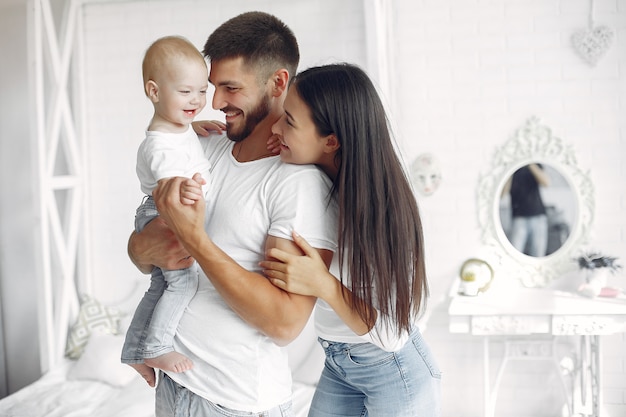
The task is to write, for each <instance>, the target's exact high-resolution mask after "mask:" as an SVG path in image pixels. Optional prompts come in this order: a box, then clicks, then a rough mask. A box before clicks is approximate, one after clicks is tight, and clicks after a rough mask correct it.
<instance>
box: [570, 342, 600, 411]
mask: <svg viewBox="0 0 626 417" xmlns="http://www.w3.org/2000/svg"><path fill="white" fill-rule="evenodd" d="M579 357H580V359H579V364H578V372H579V376H578V384H579V388H578V391H579V392H578V396H577V398H576V404H577V405H578V406H577V407H576V408H577V410H576V411H577V415H580V416H585V417H602V416H603V413H602V355H601V345H600V336H599V335H582V336H580V351H579Z"/></svg>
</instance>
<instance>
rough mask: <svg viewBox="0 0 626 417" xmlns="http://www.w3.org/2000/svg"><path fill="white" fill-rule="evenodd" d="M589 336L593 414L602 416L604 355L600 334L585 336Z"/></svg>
mask: <svg viewBox="0 0 626 417" xmlns="http://www.w3.org/2000/svg"><path fill="white" fill-rule="evenodd" d="M585 337H587V338H589V347H590V352H589V353H590V354H591V358H590V359H591V361H590V372H589V374H590V381H589V382H590V383H591V400H592V410H593V415H594V416H596V417H602V415H601V414H602V375H601V373H602V355H601V352H600V347H601V346H600V336H598V335H592V336H585Z"/></svg>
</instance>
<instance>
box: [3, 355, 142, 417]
mask: <svg viewBox="0 0 626 417" xmlns="http://www.w3.org/2000/svg"><path fill="white" fill-rule="evenodd" d="M74 365H75V363H74V361H70V360H69V359H68V360H65V361H64V362H63V363H61V365H59V366H58V367H56V368H55V369H54V370H52V371H50V372H48V373H47V374H46V375H44V376H43V377H41V378H40V379H38V380H37V381H35V382H34V383H32V384H30V385H28V386H26V387H24V388H22V389H21V390H19V391H18V392H16V393H14V394H13V395H10V396H8V397H6V398H4V399H2V400H0V416H2V417H113V416H116V417H154V390H153V389H152V388H150V387H149V386H148V385H147V384H146V383H145V382H144V381H143V379H142V378H141V377H140V376H139V375H137V377H136V378H133V379H132V381H131V382H130V383H129V384H128V385H126V386H123V387H114V386H112V385H109V384H107V383H104V382H99V381H96V380H68V379H67V374H68V371H69V370H70V369H71V367H72V366H74Z"/></svg>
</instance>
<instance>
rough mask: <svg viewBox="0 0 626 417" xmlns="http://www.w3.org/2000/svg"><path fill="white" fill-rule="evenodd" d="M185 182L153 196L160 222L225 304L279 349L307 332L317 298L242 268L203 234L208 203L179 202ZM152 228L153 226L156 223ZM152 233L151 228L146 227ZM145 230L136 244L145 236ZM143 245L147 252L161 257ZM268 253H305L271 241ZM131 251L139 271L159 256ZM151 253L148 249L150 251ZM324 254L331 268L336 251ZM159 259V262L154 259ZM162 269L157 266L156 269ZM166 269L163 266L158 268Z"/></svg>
mask: <svg viewBox="0 0 626 417" xmlns="http://www.w3.org/2000/svg"><path fill="white" fill-rule="evenodd" d="M184 181H185V179H184V178H171V179H168V180H166V181H164V182H163V184H161V185H160V186H159V188H158V189H157V191H156V192H155V193H154V199H155V202H156V204H157V208H158V210H159V213H160V214H161V219H162V220H164V221H165V222H166V223H167V225H169V227H170V229H171V232H172V233H173V234H174V235H175V236H176V237H177V238H178V240H179V241H180V243H181V244H182V245H183V246H184V248H186V249H187V251H188V253H189V255H191V256H192V257H193V258H194V259H195V260H196V261H197V262H198V264H199V266H200V267H201V268H202V270H203V271H204V273H205V274H206V275H207V277H208V278H209V279H210V280H211V282H212V284H213V285H214V287H215V288H216V289H217V291H218V292H219V293H220V295H221V296H222V298H223V299H224V300H225V302H226V303H227V304H228V305H229V306H230V307H231V308H232V309H233V311H235V312H236V313H237V314H238V315H239V316H240V317H241V318H242V319H243V320H244V321H246V322H247V323H248V324H249V325H251V326H252V327H254V328H256V329H257V330H259V331H260V332H261V333H263V334H265V335H266V336H268V337H269V338H271V339H273V340H274V341H275V343H277V344H279V345H285V344H288V343H289V342H291V341H292V340H293V339H295V337H296V336H297V335H298V334H299V333H300V332H301V330H302V329H303V328H304V326H305V324H306V322H307V320H308V318H309V316H310V314H311V311H312V309H313V306H314V304H315V298H313V297H307V296H301V295H296V294H290V293H288V292H286V291H284V290H282V289H280V288H278V287H276V286H274V285H273V284H272V283H271V282H269V281H268V280H267V279H266V278H265V277H264V276H263V275H262V274H260V273H255V272H250V271H248V270H246V269H244V268H243V267H241V266H240V265H239V264H238V263H237V262H235V261H234V260H233V259H232V258H231V257H230V256H228V255H227V254H226V253H225V252H224V251H222V250H221V249H220V248H219V247H218V246H217V245H215V243H214V242H213V241H212V240H211V239H210V238H209V236H208V235H207V234H206V231H205V229H204V214H205V202H204V200H200V201H198V202H196V204H193V205H184V204H181V202H180V187H181V183H183V182H184ZM151 223H152V222H151ZM146 229H147V227H146ZM146 229H144V230H143V231H142V232H141V233H139V234H137V235H136V236H135V239H134V240H136V238H137V237H139V236H141V235H143V234H144V233H145V232H146ZM153 244H156V242H154V241H153V242H148V241H144V242H143V243H142V244H141V246H142V247H143V249H144V250H152V251H153V252H155V253H156V252H157V251H156V250H155V249H154V248H155V247H153V246H152V245H153ZM265 246H266V249H269V248H272V247H277V248H280V249H282V250H284V251H289V252H291V253H297V254H301V253H302V251H301V250H300V249H299V248H298V247H297V245H296V244H295V243H293V242H292V241H291V240H288V239H281V238H276V237H272V236H268V238H267V240H266V244H265ZM137 247H139V245H136V246H133V247H132V248H131V249H129V252H131V253H132V255H131V259H134V260H135V263H136V264H138V266H145V264H150V263H154V258H158V255H154V254H153V255H150V256H146V255H144V254H142V253H138V252H136V251H135V249H136V248H137ZM148 248H149V249H148ZM320 255H321V256H322V258H323V259H324V261H325V262H326V263H327V265H330V261H331V259H332V252H331V251H328V250H321V251H320ZM153 256H154V257H153ZM157 265H158V264H157ZM158 266H162V265H158Z"/></svg>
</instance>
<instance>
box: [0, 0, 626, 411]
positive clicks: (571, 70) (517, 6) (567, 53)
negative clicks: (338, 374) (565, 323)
mask: <svg viewBox="0 0 626 417" xmlns="http://www.w3.org/2000/svg"><path fill="white" fill-rule="evenodd" d="M215 3H218V4H215ZM363 3H364V2H363V1H361V0H350V1H342V2H335V1H334V0H317V1H313V0H311V1H305V0H300V1H287V0H285V1H277V0H274V1H270V0H266V1H258V0H257V1H254V0H240V1H231V2H207V1H200V0H196V1H192V0H183V1H176V2H168V1H141V2H139V1H137V2H125V1H117V2H92V3H90V4H88V5H86V6H84V8H83V19H84V21H83V28H84V32H85V38H84V45H85V56H84V65H85V77H86V78H85V80H84V81H85V84H84V85H85V88H86V92H87V97H86V103H85V109H84V114H85V118H86V119H85V123H86V131H87V136H88V142H89V149H88V152H89V157H90V161H91V164H90V171H89V176H90V184H91V190H90V193H89V201H90V206H91V210H90V213H89V215H90V217H91V218H92V219H93V220H94V221H93V222H92V229H91V233H92V237H93V243H92V248H91V249H92V255H91V257H92V260H93V262H92V263H93V265H92V273H93V275H94V277H95V287H94V292H95V293H96V294H97V295H98V296H99V297H100V298H101V299H103V301H107V302H117V301H120V299H121V298H123V297H124V296H125V295H126V294H127V289H128V281H131V282H137V283H139V285H144V284H145V283H146V282H145V279H144V278H143V277H142V276H141V275H140V274H138V273H137V272H136V271H135V269H134V268H133V267H132V265H131V264H130V262H129V261H128V259H127V257H126V252H125V247H126V241H127V238H128V234H129V233H130V230H131V229H132V221H133V215H134V210H135V208H136V206H137V204H138V203H139V201H140V198H141V194H140V193H139V191H138V184H137V180H136V179H135V174H134V156H135V150H136V146H137V145H138V143H139V142H140V140H141V139H142V135H143V129H144V127H145V125H146V123H147V121H148V119H149V117H150V105H149V103H148V102H147V100H146V99H145V97H144V96H143V93H142V89H141V77H140V71H139V68H140V62H141V56H142V54H143V51H144V50H145V48H146V47H147V45H148V44H149V43H150V42H151V41H152V40H154V39H155V38H157V37H158V36H161V35H164V34H172V33H178V34H182V35H185V36H187V37H189V38H190V39H191V40H192V41H193V42H194V43H195V44H196V45H197V46H198V47H199V48H201V47H202V45H203V43H204V41H205V39H206V37H207V36H208V34H209V33H210V32H211V31H212V30H213V29H214V28H215V27H216V26H217V25H218V24H220V23H221V22H223V21H224V20H226V19H227V18H229V17H232V16H234V15H236V14H238V13H240V12H242V11H246V10H252V9H260V10H264V11H268V12H270V13H274V14H276V15H277V16H279V17H280V18H282V19H283V20H284V21H285V22H286V23H287V24H288V25H289V26H290V27H291V28H292V29H293V30H294V32H295V33H296V36H297V37H298V39H299V42H300V47H301V52H302V61H301V66H300V68H301V69H303V68H306V67H308V66H310V65H313V64H317V63H324V62H329V61H336V60H342V61H344V60H345V61H351V62H354V63H357V64H360V65H363V66H365V65H366V63H367V62H369V61H368V59H367V56H366V55H367V50H366V46H365V39H366V30H367V29H366V28H365V26H364V16H365V13H364V10H363V6H362V4H363ZM595 3H596V21H597V22H599V23H603V24H607V25H610V26H611V27H613V28H614V29H615V30H616V32H617V39H616V41H615V44H614V45H613V48H612V49H611V50H610V51H609V53H608V54H607V56H606V57H605V58H604V59H603V60H602V61H601V62H600V63H599V64H598V65H597V66H596V67H595V68H590V67H589V66H587V65H586V64H584V63H583V62H582V61H581V60H580V59H579V58H578V57H577V56H576V55H575V54H574V53H573V51H572V50H571V47H570V46H569V37H570V35H571V33H572V32H573V31H574V30H575V29H577V28H579V27H584V25H585V24H586V22H587V10H588V2H587V0H523V1H521V0H502V1H487V0H437V1H426V0H423V1H418V0H395V1H394V4H395V5H396V7H397V9H396V10H397V12H396V13H395V14H394V18H393V30H394V31H395V38H394V39H395V43H394V45H393V47H394V49H395V52H396V53H397V55H396V57H397V58H396V60H395V61H394V62H393V63H392V64H393V67H394V68H395V70H394V71H393V73H392V81H393V82H394V84H395V86H396V90H395V92H394V95H393V97H394V101H393V103H392V104H393V108H394V110H395V111H394V114H392V115H391V117H392V119H393V121H394V124H395V126H396V134H397V137H398V140H399V142H400V144H401V148H402V152H403V154H404V155H405V158H406V159H407V161H411V160H412V159H413V158H414V157H415V156H416V155H417V154H419V153H422V152H433V153H434V154H435V155H436V156H438V158H439V159H440V160H441V162H442V165H443V168H444V180H443V184H442V186H441V188H440V190H439V191H437V193H436V194H435V195H433V196H431V197H428V198H420V199H419V201H420V207H421V211H422V216H423V221H424V227H425V232H426V243H427V256H428V258H427V265H428V271H429V275H430V280H431V285H432V287H433V289H434V293H435V294H437V296H438V299H440V298H441V297H440V295H441V294H442V293H443V292H444V291H445V289H447V288H448V286H449V285H450V284H451V282H452V281H453V280H454V279H455V277H456V274H457V269H458V267H459V266H460V264H461V263H462V261H463V260H464V259H466V258H468V257H471V256H475V255H477V254H480V253H481V251H482V250H483V248H482V247H481V244H480V241H479V230H478V225H477V220H476V217H477V216H476V207H475V201H476V185H477V183H478V177H479V174H480V173H481V172H482V171H483V170H484V169H485V167H488V166H489V164H490V163H491V156H492V152H493V151H494V149H495V148H496V147H497V146H499V145H501V144H503V143H504V141H505V140H507V139H508V138H509V137H510V136H511V135H512V134H513V133H514V131H515V129H517V128H518V127H519V126H520V125H521V124H522V123H523V122H524V121H525V120H526V119H527V118H528V117H529V116H530V115H537V116H539V117H540V118H541V119H542V120H543V121H544V122H545V123H546V124H548V125H549V126H551V127H552V128H553V130H554V131H555V134H557V135H558V136H560V137H561V138H563V139H564V140H566V141H568V142H570V143H572V144H573V145H574V147H575V149H576V152H577V154H578V157H579V158H578V159H579V164H580V165H581V166H582V167H583V168H588V169H591V176H592V180H593V182H594V184H595V186H596V198H597V202H596V222H595V225H594V228H593V236H592V244H593V247H594V248H598V249H601V250H603V251H605V252H607V253H610V254H614V255H617V256H620V257H621V258H622V259H626V220H625V219H626V189H625V187H624V186H623V184H624V182H625V181H626V168H624V165H625V164H624V161H625V160H626V149H625V148H626V111H625V106H626V103H625V100H626V74H624V71H626V52H625V51H626V48H624V37H625V36H626V1H625V0H596V1H595ZM21 13H22V12H21ZM0 16H2V17H0V27H1V28H2V29H0V30H1V31H2V36H1V38H2V41H0V42H1V43H0V45H2V49H1V51H2V56H3V57H5V56H7V53H8V52H12V53H13V52H15V51H17V53H18V56H19V54H20V53H21V54H24V57H23V58H22V59H21V60H18V61H17V63H16V66H15V67H10V68H12V69H11V70H10V72H11V77H16V78H17V81H13V84H14V85H20V83H24V82H25V81H23V79H24V77H25V75H24V73H25V71H24V68H23V67H24V66H25V60H26V58H25V52H23V51H22V52H19V51H20V50H21V48H22V47H24V48H25V45H24V46H22V47H20V46H19V45H15V42H13V41H11V42H8V41H6V39H7V37H6V36H5V33H6V32H5V31H6V30H11V32H10V33H23V32H22V31H23V30H24V28H23V24H22V25H21V26H22V27H21V28H20V23H19V21H15V19H13V21H12V20H11V16H12V15H10V14H5V10H4V8H3V9H2V13H1V14H0ZM5 16H6V17H5ZM20 16H23V14H20ZM5 20H6V21H7V23H9V24H8V26H7V25H5V24H4V23H5ZM16 39H20V38H19V37H17V36H16ZM11 56H15V55H11ZM20 61H21V63H20ZM3 62H4V58H3ZM17 64H19V65H17ZM2 67H3V68H2V69H1V71H7V70H6V69H5V67H4V64H3V65H2ZM2 75H3V76H2V77H0V82H6V80H7V77H6V76H4V73H2ZM9 79H11V80H14V79H15V78H9ZM2 86H3V87H4V84H2ZM4 91H5V90H4V89H3V93H2V95H1V96H0V97H1V98H0V105H1V106H2V107H1V109H2V112H0V117H2V119H1V120H2V123H1V124H0V132H1V133H0V146H2V153H1V154H0V158H2V159H1V160H2V167H3V168H2V169H3V171H2V172H3V174H2V182H1V184H2V187H3V188H2V190H1V191H2V195H3V198H2V205H1V206H0V207H2V212H0V232H1V233H2V247H0V251H1V252H0V256H1V258H0V260H1V261H0V268H2V269H0V274H1V275H0V279H1V281H0V282H1V283H2V294H3V297H2V301H3V312H4V317H5V318H6V317H7V306H6V304H5V299H7V298H8V297H7V296H5V295H4V294H6V292H5V291H8V288H9V287H8V286H9V285H12V287H10V288H11V290H10V291H11V298H12V299H14V301H13V300H12V302H13V303H14V305H13V307H14V309H17V306H16V304H22V305H25V304H28V303H27V300H28V299H27V298H26V295H27V294H28V291H27V292H26V293H24V297H23V298H26V300H24V299H21V300H20V299H17V298H14V295H13V294H14V293H16V294H17V293H18V291H24V290H22V288H28V286H29V285H30V286H34V282H33V281H32V277H31V274H29V271H28V270H26V271H24V272H23V273H20V274H17V273H16V269H15V268H13V269H7V268H6V267H5V262H6V261H5V260H6V258H7V257H11V258H12V259H11V262H12V265H15V264H17V263H19V264H23V263H24V262H19V259H20V258H19V254H18V253H17V252H18V251H17V250H16V249H12V248H14V247H16V245H15V242H19V239H24V236H28V233H30V229H29V225H30V223H31V222H32V221H33V219H32V217H33V216H34V215H33V214H32V213H29V212H28V211H27V210H24V211H20V216H23V217H24V218H23V219H22V220H20V221H19V222H16V221H15V217H14V216H12V217H9V216H10V215H9V214H7V210H9V209H12V207H13V205H11V206H10V207H9V204H8V201H7V200H6V199H5V198H4V196H5V195H12V194H7V193H10V192H17V193H18V194H17V195H21V194H19V193H20V192H21V193H23V195H24V196H23V197H22V200H23V201H21V205H22V206H24V207H28V206H29V205H30V204H31V202H30V201H29V200H28V198H29V194H28V193H26V192H24V191H23V190H21V188H25V185H24V184H21V186H19V187H18V185H17V184H16V182H17V181H22V179H15V178H12V177H11V176H8V175H9V174H8V171H7V170H9V169H17V168H18V167H21V166H22V165H23V164H22V162H21V159H22V158H23V159H25V160H26V161H28V157H27V156H26V155H28V152H29V150H26V149H23V148H19V149H22V151H21V152H23V153H21V154H19V155H16V151H15V148H13V147H12V146H11V147H10V145H17V144H19V143H20V142H19V141H15V140H14V133H15V132H21V130H20V129H21V128H22V127H23V125H25V124H26V122H27V120H29V119H28V106H27V104H26V102H25V100H26V95H25V94H24V97H23V98H22V97H20V96H19V95H18V96H7V95H5V93H4ZM5 97H11V99H10V100H6V99H5ZM17 103H19V104H17ZM16 108H17V109H18V112H17V113H18V115H15V114H13V113H7V111H9V110H7V109H10V110H14V109H16ZM9 114H11V116H10V120H11V122H12V123H11V124H9V125H8V126H13V127H12V129H13V130H9V131H7V130H5V129H6V128H5V126H7V125H6V124H5V120H8V119H9V116H8V115H9ZM205 115H206V116H207V117H211V118H215V117H216V118H221V115H220V114H214V113H211V112H208V111H207V112H206V113H205ZM7 160H8V161H9V162H6V161H7ZM7 163H8V165H6V164H7ZM21 169H23V168H21ZM11 172H13V171H11ZM26 178H27V177H26ZM24 181H26V184H27V183H28V180H27V179H24ZM10 213H12V212H10ZM31 243H32V242H31ZM23 246H25V247H21V249H22V250H23V249H25V248H28V247H29V246H30V244H29V243H28V242H27V243H26V244H25V245H23ZM31 272H32V271H31ZM18 277H19V278H18ZM18 279H19V281H17V280H18ZM621 279H622V281H621V282H620V284H621V286H626V284H625V283H624V281H623V279H624V277H621ZM18 282H19V284H20V286H19V288H20V289H19V290H18V285H17V283H18ZM24 285H26V287H24ZM435 301H437V300H435ZM432 304H433V306H434V307H435V308H434V311H433V314H432V316H431V318H430V321H429V322H428V327H427V330H426V332H425V337H426V338H427V340H428V342H429V343H430V344H431V346H432V348H433V350H434V352H435V354H436V355H437V358H438V361H439V364H440V366H441V368H442V370H443V372H444V380H443V389H444V393H443V395H444V396H443V399H444V405H443V406H444V416H445V417H465V416H468V417H469V416H476V415H480V414H481V412H482V404H481V398H482V397H481V395H482V394H481V389H482V379H481V368H480V366H481V362H480V360H481V353H482V351H481V345H480V341H479V340H477V339H475V338H472V337H469V336H458V335H456V336H454V335H450V334H449V333H448V331H447V315H446V313H445V303H444V304H441V305H439V306H436V305H435V303H434V302H433V303H432ZM28 305H29V306H30V308H31V309H34V303H32V302H31V303H30V304H28ZM31 309H27V310H26V311H20V312H19V314H20V316H19V317H24V318H21V319H20V320H26V319H27V318H28V317H29V315H30V317H31V319H34V317H35V313H34V311H33V310H31ZM15 311H16V310H10V311H9V315H11V317H15ZM5 325H6V324H5ZM22 334H23V333H22ZM31 336H32V335H31ZM10 343H12V346H13V348H12V349H13V350H14V351H15V350H17V349H22V350H23V349H25V348H26V349H28V348H29V346H27V344H25V343H24V342H23V341H22V340H20V339H18V338H16V337H13V339H12V341H11V342H10ZM625 352H626V339H624V337H623V336H614V337H607V338H605V343H604V350H603V353H604V364H605V365H604V369H603V370H604V381H603V382H604V386H605V389H604V401H605V407H606V409H607V410H609V411H611V414H610V415H611V416H613V417H614V416H619V415H625V414H626V353H625ZM36 355H37V351H36V348H34V349H33V352H30V353H29V352H28V351H26V352H24V353H23V354H22V353H21V352H19V354H18V352H14V353H13V354H12V360H13V359H14V360H16V361H17V362H16V365H15V366H27V365H28V362H32V363H34V362H36V361H37V358H36ZM31 374H32V373H31ZM511 375H512V376H511V377H510V379H507V380H506V381H505V385H504V387H503V391H502V395H503V398H505V399H509V400H510V401H506V403H505V404H503V405H499V406H498V407H499V408H498V411H499V412H498V415H503V416H505V415H506V416H521V415H533V416H536V417H541V416H543V415H549V413H552V415H555V413H554V410H557V409H559V407H560V404H559V401H560V394H559V392H558V390H557V389H553V387H555V386H556V385H555V384H556V378H555V376H554V375H553V374H551V373H547V372H546V371H545V370H544V369H543V368H542V367H525V368H522V369H520V368H515V369H513V372H512V374H511ZM10 377H11V378H12V380H18V381H19V380H20V377H19V375H15V374H10ZM27 378H28V377H27ZM546 381H547V383H548V388H547V389H543V390H540V391H539V392H538V390H537V389H536V386H539V385H541V386H545V384H546ZM19 383H20V382H17V383H14V384H13V386H16V385H19ZM513 396H518V397H519V396H521V397H519V398H522V399H521V400H515V401H514V400H513ZM516 398H517V397H516ZM502 407H503V408H502Z"/></svg>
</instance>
